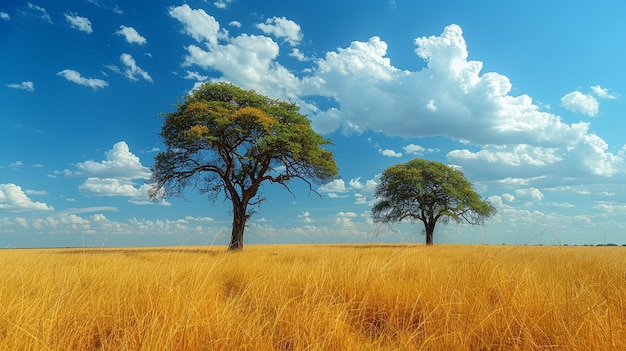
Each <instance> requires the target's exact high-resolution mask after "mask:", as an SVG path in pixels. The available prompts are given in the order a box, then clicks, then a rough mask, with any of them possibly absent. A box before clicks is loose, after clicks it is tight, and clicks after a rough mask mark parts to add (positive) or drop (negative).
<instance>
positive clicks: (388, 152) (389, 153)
mask: <svg viewBox="0 0 626 351" xmlns="http://www.w3.org/2000/svg"><path fill="white" fill-rule="evenodd" d="M378 152H379V153H380V154H381V155H383V156H387V157H402V153H401V152H395V151H393V150H390V149H384V150H383V149H378Z"/></svg>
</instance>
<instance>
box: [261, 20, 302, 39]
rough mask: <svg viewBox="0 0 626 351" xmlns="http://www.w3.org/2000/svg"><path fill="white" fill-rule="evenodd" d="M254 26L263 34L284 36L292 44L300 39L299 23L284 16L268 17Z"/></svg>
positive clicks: (277, 36)
mask: <svg viewBox="0 0 626 351" xmlns="http://www.w3.org/2000/svg"><path fill="white" fill-rule="evenodd" d="M256 27H257V28H259V29H260V30H261V31H262V32H263V33H265V34H269V35H273V36H275V37H276V38H279V39H280V38H284V39H285V40H286V41H287V42H288V43H289V44H291V45H292V46H295V45H298V44H299V43H300V41H301V40H302V32H301V31H300V25H298V24H297V23H296V22H294V21H292V20H289V19H287V18H285V17H272V18H268V19H267V20H265V23H259V24H257V25H256Z"/></svg>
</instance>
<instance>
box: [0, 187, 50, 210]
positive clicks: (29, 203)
mask: <svg viewBox="0 0 626 351" xmlns="http://www.w3.org/2000/svg"><path fill="white" fill-rule="evenodd" d="M27 192H28V191H27ZM0 210H9V211H15V212H22V211H52V210H54V207H52V206H49V205H47V204H45V203H43V202H36V201H33V200H31V199H30V198H29V197H28V196H26V193H25V192H24V191H23V190H22V188H21V187H20V186H19V185H15V184H12V183H8V184H0Z"/></svg>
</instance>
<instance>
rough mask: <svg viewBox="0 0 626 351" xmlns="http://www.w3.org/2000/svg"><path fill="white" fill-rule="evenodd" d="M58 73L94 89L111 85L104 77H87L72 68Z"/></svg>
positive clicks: (71, 80)
mask: <svg viewBox="0 0 626 351" xmlns="http://www.w3.org/2000/svg"><path fill="white" fill-rule="evenodd" d="M57 75H58V76H61V77H63V78H65V79H67V80H68V81H70V82H73V83H76V84H78V85H83V86H86V87H90V88H92V89H93V90H96V89H98V88H104V87H106V86H108V85H109V83H108V82H106V81H104V80H102V79H98V78H85V77H83V76H82V75H81V74H80V73H79V72H77V71H75V70H72V69H64V70H62V71H61V72H59V73H57Z"/></svg>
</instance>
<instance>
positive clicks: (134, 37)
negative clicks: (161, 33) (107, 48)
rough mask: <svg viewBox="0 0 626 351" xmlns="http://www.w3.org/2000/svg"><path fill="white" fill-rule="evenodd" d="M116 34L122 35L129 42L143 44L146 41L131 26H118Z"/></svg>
mask: <svg viewBox="0 0 626 351" xmlns="http://www.w3.org/2000/svg"><path fill="white" fill-rule="evenodd" d="M115 34H117V35H121V36H123V37H124V38H125V39H126V41H127V42H128V43H129V44H139V45H145V44H146V43H147V42H148V41H147V40H146V38H144V37H142V36H141V34H139V32H137V30H136V29H135V28H133V27H126V26H124V25H121V26H120V30H118V31H117V32H115Z"/></svg>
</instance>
